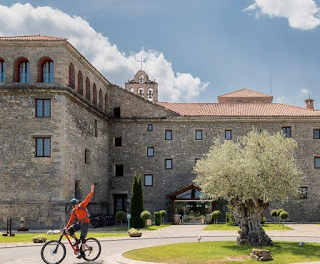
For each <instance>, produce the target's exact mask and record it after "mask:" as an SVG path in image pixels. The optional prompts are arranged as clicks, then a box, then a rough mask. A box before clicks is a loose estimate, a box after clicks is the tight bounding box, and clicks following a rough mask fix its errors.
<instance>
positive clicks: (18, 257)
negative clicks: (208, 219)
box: [0, 225, 320, 264]
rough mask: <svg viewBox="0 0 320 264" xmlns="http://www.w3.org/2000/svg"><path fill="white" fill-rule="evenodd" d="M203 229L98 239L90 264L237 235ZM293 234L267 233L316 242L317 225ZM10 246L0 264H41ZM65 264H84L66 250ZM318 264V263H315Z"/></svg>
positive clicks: (35, 250) (112, 263) (30, 250)
mask: <svg viewBox="0 0 320 264" xmlns="http://www.w3.org/2000/svg"><path fill="white" fill-rule="evenodd" d="M203 227H204V226H203V225H193V226H170V227H167V228H164V229H160V230H157V231H152V232H150V231H149V232H144V233H143V237H142V238H124V237H119V238H104V239H101V240H100V241H101V245H102V254H101V257H100V258H99V259H98V260H97V261H95V262H91V263H95V264H119V263H122V264H135V263H141V262H136V261H130V260H127V259H125V258H123V257H122V256H121V254H122V253H123V252H126V251H128V250H132V249H137V248H143V247H148V246H156V245H162V244H170V243H180V242H195V241H196V238H197V237H198V236H199V235H201V236H202V241H218V240H235V239H236V236H237V233H236V232H235V231H202V228H203ZM291 227H292V228H294V229H295V230H293V231H285V230H283V231H282V230H281V231H269V232H268V234H269V235H270V236H271V237H272V239H273V240H286V241H301V240H302V241H309V242H320V226H317V225H291ZM15 246H16V245H12V244H2V245H0V247H2V248H0V263H1V264H9V263H10V264H38V263H39V264H40V263H43V262H42V260H41V257H40V250H41V245H37V246H34V245H33V244H29V243H27V244H26V243H25V244H22V245H21V244H20V245H18V247H15ZM63 263H65V264H71V263H73V264H80V263H88V262H85V261H83V260H78V259H76V258H75V255H74V254H73V253H72V252H71V248H70V247H67V256H66V258H65V260H64V261H63ZM319 263H320V262H319Z"/></svg>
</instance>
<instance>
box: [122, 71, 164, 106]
mask: <svg viewBox="0 0 320 264" xmlns="http://www.w3.org/2000/svg"><path fill="white" fill-rule="evenodd" d="M125 89H126V90H127V91H129V92H131V93H134V94H137V95H139V96H141V97H143V98H144V99H146V100H148V101H151V102H158V83H156V82H155V80H154V81H151V80H149V76H148V75H147V74H146V73H145V72H144V71H143V70H139V71H138V72H137V73H136V74H135V76H134V78H133V80H131V81H128V82H126V83H125Z"/></svg>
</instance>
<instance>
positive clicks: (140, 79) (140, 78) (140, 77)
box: [139, 75, 143, 83]
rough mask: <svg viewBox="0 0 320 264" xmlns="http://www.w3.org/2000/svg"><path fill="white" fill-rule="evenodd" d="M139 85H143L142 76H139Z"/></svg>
mask: <svg viewBox="0 0 320 264" xmlns="http://www.w3.org/2000/svg"><path fill="white" fill-rule="evenodd" d="M139 83H143V75H140V76H139Z"/></svg>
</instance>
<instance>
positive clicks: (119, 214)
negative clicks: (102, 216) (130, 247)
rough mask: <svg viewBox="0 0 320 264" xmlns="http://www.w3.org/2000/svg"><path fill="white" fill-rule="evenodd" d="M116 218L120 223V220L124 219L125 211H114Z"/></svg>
mask: <svg viewBox="0 0 320 264" xmlns="http://www.w3.org/2000/svg"><path fill="white" fill-rule="evenodd" d="M115 217H116V220H117V221H118V222H120V224H121V225H122V221H124V220H125V219H126V213H125V212H123V211H118V212H116V216H115Z"/></svg>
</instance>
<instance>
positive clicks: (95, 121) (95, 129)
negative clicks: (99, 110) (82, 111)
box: [94, 119, 98, 137]
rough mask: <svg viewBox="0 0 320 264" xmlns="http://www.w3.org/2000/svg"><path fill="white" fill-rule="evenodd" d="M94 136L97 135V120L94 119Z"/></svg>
mask: <svg viewBox="0 0 320 264" xmlns="http://www.w3.org/2000/svg"><path fill="white" fill-rule="evenodd" d="M94 136H95V137H98V120H97V119H95V120H94Z"/></svg>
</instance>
